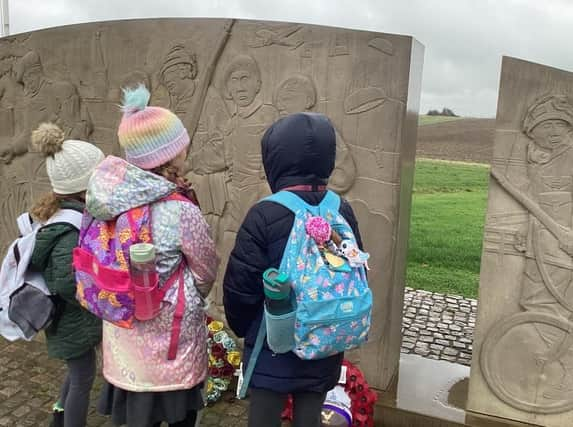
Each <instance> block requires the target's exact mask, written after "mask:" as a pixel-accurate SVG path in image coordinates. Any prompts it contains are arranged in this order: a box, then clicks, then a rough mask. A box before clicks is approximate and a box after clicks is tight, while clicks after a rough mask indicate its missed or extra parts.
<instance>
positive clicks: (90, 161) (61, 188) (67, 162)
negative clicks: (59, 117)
mask: <svg viewBox="0 0 573 427" xmlns="http://www.w3.org/2000/svg"><path fill="white" fill-rule="evenodd" d="M32 143H33V144H34V145H35V146H36V147H37V148H38V149H39V150H40V151H41V152H42V153H44V155H45V156H46V170H47V172H48V177H49V178H50V183H51V184H52V190H53V191H54V193H56V194H61V195H66V194H75V193H80V192H82V191H85V190H86V189H87V187H88V181H89V179H90V177H91V175H92V173H93V171H94V169H95V168H96V166H97V165H98V164H99V163H100V162H101V161H102V160H103V159H104V158H105V155H104V154H103V152H102V151H101V150H100V149H99V148H97V147H96V146H95V145H93V144H90V143H89V142H84V141H78V140H73V139H70V140H64V133H63V132H62V130H61V129H60V128H59V127H58V126H56V125H54V124H52V123H43V124H41V125H40V126H39V127H38V129H36V130H35V131H34V132H33V133H32Z"/></svg>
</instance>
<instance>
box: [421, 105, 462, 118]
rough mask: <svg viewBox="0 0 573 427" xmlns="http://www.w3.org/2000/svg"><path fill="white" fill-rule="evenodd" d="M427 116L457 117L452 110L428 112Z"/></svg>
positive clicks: (443, 109) (444, 109)
mask: <svg viewBox="0 0 573 427" xmlns="http://www.w3.org/2000/svg"><path fill="white" fill-rule="evenodd" d="M428 116H447V117H458V116H457V114H456V113H454V112H453V110H450V109H449V108H446V107H444V108H442V111H440V110H430V111H428Z"/></svg>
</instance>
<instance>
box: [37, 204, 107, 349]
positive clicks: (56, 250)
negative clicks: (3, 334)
mask: <svg viewBox="0 0 573 427" xmlns="http://www.w3.org/2000/svg"><path fill="white" fill-rule="evenodd" d="M62 208H66V209H75V210H77V211H80V212H82V211H83V205H82V204H81V203H80V202H73V201H64V202H62ZM78 236H79V232H78V231H77V230H76V229H75V228H74V227H73V226H72V225H69V224H51V225H48V226H46V227H44V228H42V229H41V230H40V231H39V232H38V234H37V237H36V245H35V247H34V252H33V253H32V259H31V265H30V267H31V268H33V269H34V270H36V271H41V272H42V273H43V275H44V279H45V280H46V284H47V286H48V288H49V290H50V292H51V293H52V294H54V295H56V296H57V298H56V300H57V303H56V306H57V307H58V310H57V311H58V314H57V321H56V322H54V324H53V325H51V326H49V327H48V328H47V329H46V330H45V332H46V341H47V343H48V355H49V356H50V357H54V358H58V359H65V360H67V359H74V358H76V357H79V356H81V355H82V354H84V353H85V352H87V351H88V350H90V349H91V348H93V347H95V346H96V345H98V344H99V343H100V342H101V327H102V326H101V321H100V319H98V318H97V317H95V316H93V315H92V314H91V313H89V312H88V311H86V310H85V309H84V308H82V307H81V306H80V305H79V303H78V302H77V301H76V280H75V277H74V272H73V268H72V251H73V249H74V248H75V247H76V246H77V244H78Z"/></svg>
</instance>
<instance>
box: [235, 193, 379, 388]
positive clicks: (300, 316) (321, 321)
mask: <svg viewBox="0 0 573 427" xmlns="http://www.w3.org/2000/svg"><path fill="white" fill-rule="evenodd" d="M263 201H270V202H274V203H278V204H280V205H282V206H284V207H286V208H287V209H289V210H290V211H292V212H293V213H294V216H295V218H294V223H293V227H292V229H291V232H290V236H289V239H288V242H287V245H286V247H285V250H284V253H283V257H282V260H281V264H280V267H279V271H280V272H281V273H286V275H288V279H289V280H290V283H291V286H292V289H293V295H294V298H293V299H295V300H296V301H293V303H294V306H295V307H296V309H295V310H294V311H293V312H291V313H288V314H285V315H281V316H272V315H271V314H270V313H269V312H268V311H267V310H266V307H265V315H264V318H263V321H262V322H261V328H260V330H259V333H258V336H257V341H256V343H255V346H254V349H253V352H252V354H251V358H250V360H249V364H248V367H247V370H246V372H245V373H244V376H242V377H241V378H240V381H239V387H238V396H239V397H244V395H245V394H246V389H247V387H248V382H249V381H250V377H251V376H252V372H253V369H254V366H255V364H256V359H257V357H258V355H259V353H260V351H261V348H262V346H263V343H264V340H265V337H266V339H267V343H268V345H269V347H270V349H271V350H272V351H274V352H275V353H286V352H288V351H293V352H294V353H295V354H296V355H297V356H298V357H299V358H301V359H303V360H316V359H323V358H326V357H329V356H332V355H334V354H337V353H341V352H344V351H347V350H351V349H353V348H356V347H358V346H360V345H361V344H363V343H364V342H365V341H366V340H367V336H368V331H369V329H370V317H371V311H372V293H371V291H370V289H369V287H368V280H367V278H366V268H367V266H368V264H367V258H368V255H367V254H365V253H364V252H362V251H360V250H359V249H358V246H357V243H356V237H355V236H354V233H353V232H352V228H351V227H350V226H349V225H348V223H347V222H346V220H345V219H344V218H343V216H342V215H341V214H340V213H339V207H340V197H339V196H338V195H337V194H336V193H334V192H332V191H328V192H327V193H326V195H325V197H324V198H323V200H322V201H321V203H320V204H319V205H317V206H312V205H309V204H307V203H306V202H305V201H304V200H303V199H301V198H300V197H298V196H297V195H296V194H294V193H292V192H289V191H280V192H278V193H275V194H273V195H271V196H269V197H267V198H265V199H263ZM241 372H242V370H241Z"/></svg>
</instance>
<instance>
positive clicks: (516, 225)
mask: <svg viewBox="0 0 573 427" xmlns="http://www.w3.org/2000/svg"><path fill="white" fill-rule="evenodd" d="M572 170H573V73H567V72H565V71H560V70H557V69H553V68H549V67H545V66H542V65H537V64H533V63H529V62H525V61H521V60H517V59H513V58H504V60H503V65H502V76H501V86H500V93H499V104H498V115H497V131H496V139H495V146H494V157H493V161H492V167H491V185H490V194H489V204H488V213H487V220H486V226H485V233H484V245H483V256H482V269H481V279H480V308H479V310H478V322H477V330H476V337H475V343H474V355H475V356H474V361H473V365H472V372H471V381H470V397H469V407H470V409H471V410H474V411H477V412H483V413H487V414H491V415H497V416H500V417H504V418H512V419H516V420H522V421H527V422H531V423H534V424H540V425H546V426H565V425H571V424H572V423H573V397H572V396H573V323H572V320H573V292H572V290H573V287H572V284H573V223H572V219H573V209H572V207H573V198H572V196H573V172H572Z"/></svg>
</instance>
